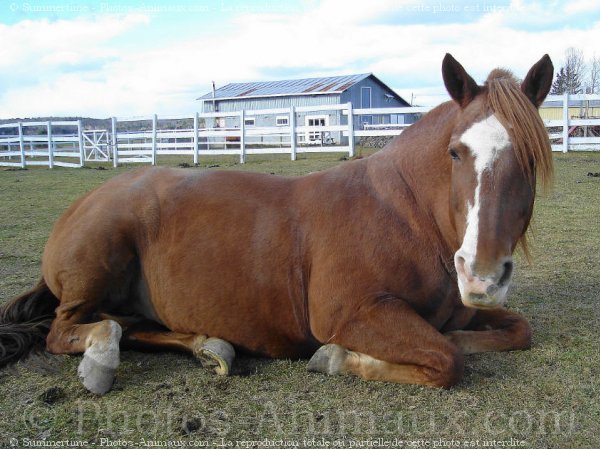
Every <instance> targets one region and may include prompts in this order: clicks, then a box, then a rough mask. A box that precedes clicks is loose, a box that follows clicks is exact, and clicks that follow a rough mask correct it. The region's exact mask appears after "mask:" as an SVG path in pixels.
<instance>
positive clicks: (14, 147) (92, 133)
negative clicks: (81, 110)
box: [0, 95, 600, 168]
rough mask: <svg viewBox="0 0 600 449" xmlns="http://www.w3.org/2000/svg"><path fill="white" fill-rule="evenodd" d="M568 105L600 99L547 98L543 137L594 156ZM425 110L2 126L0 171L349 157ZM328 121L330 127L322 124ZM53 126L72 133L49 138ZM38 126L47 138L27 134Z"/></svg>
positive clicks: (342, 109)
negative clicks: (553, 109) (551, 107)
mask: <svg viewBox="0 0 600 449" xmlns="http://www.w3.org/2000/svg"><path fill="white" fill-rule="evenodd" d="M573 100H585V101H587V100H590V101H596V100H600V95H577V96H570V97H569V96H568V95H564V96H563V95H561V96H550V97H548V100H547V101H562V102H563V103H562V104H563V118H562V119H561V120H546V121H545V125H546V126H547V127H549V128H556V127H562V132H560V133H557V132H551V133H550V134H549V136H550V138H551V139H552V140H553V141H554V142H555V143H554V144H553V150H555V151H564V152H566V151H570V150H599V149H600V137H595V136H593V134H594V132H595V131H594V129H593V128H592V130H591V131H590V135H588V134H587V128H588V127H596V126H597V127H600V118H572V117H571V116H570V115H571V114H570V110H569V108H568V105H569V102H570V101H571V102H572V101H573ZM430 109H431V108H427V107H405V108H377V109H375V108H372V109H353V108H352V104H350V103H347V104H341V105H324V106H303V107H291V108H283V109H265V110H252V111H250V110H242V111H236V112H212V113H196V114H194V115H191V116H168V117H167V116H161V117H160V118H159V117H158V116H157V115H153V116H150V117H134V118H131V117H130V118H115V117H113V118H112V123H111V127H110V128H111V129H110V130H83V129H82V125H81V121H51V122H16V123H8V124H4V125H0V133H2V130H10V131H9V133H8V134H7V133H6V131H4V133H3V134H0V165H4V166H15V167H22V168H25V167H26V166H27V165H45V166H48V167H50V168H52V167H54V166H64V167H81V166H83V165H84V164H85V163H86V161H105V162H108V161H110V160H112V163H113V165H114V166H115V167H116V166H118V165H119V164H121V163H138V162H139V163H150V164H156V163H157V159H158V158H159V157H160V156H166V155H181V156H189V157H190V158H191V161H192V162H193V163H195V164H196V163H198V162H199V160H200V159H201V158H202V157H203V156H208V155H224V154H229V155H235V156H236V157H239V160H240V162H241V163H244V162H245V160H246V156H247V155H251V154H289V155H290V158H291V159H292V160H295V159H296V157H297V155H298V154H299V153H309V152H342V153H347V154H348V156H349V157H352V156H354V153H355V140H356V138H360V137H366V136H394V135H398V134H400V133H401V132H402V131H403V129H404V128H405V127H407V126H409V124H406V123H403V122H405V121H406V120H404V119H401V118H402V117H408V116H414V114H422V113H426V112H428V111H429V110H430ZM314 117H317V118H318V119H317V118H314ZM392 117H394V118H395V119H394V120H392ZM302 118H303V119H304V123H303V124H302ZM328 118H329V119H330V120H331V121H332V122H333V123H331V124H330V123H328V122H329V119H328ZM261 121H262V123H263V125H260V122H261ZM165 123H167V127H166V128H165V125H164V124H165ZM257 123H258V124H259V125H260V126H257ZM264 123H270V125H266V126H265V125H264ZM58 126H60V127H61V129H62V130H63V131H64V129H65V128H72V129H73V132H70V133H67V134H65V133H64V132H63V133H62V134H57V133H54V132H53V129H54V128H56V127H58ZM36 127H37V131H40V130H41V129H44V131H45V132H43V133H39V132H38V134H35V133H32V132H28V131H27V130H28V129H29V130H31V129H36ZM576 127H583V128H585V132H584V136H583V137H574V136H571V134H572V133H573V131H574V129H575V128H576ZM119 128H122V129H119ZM123 128H127V129H123ZM132 129H133V131H132ZM597 129H600V128H597ZM592 131H594V132H592Z"/></svg>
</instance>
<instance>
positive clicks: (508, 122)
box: [485, 69, 553, 188]
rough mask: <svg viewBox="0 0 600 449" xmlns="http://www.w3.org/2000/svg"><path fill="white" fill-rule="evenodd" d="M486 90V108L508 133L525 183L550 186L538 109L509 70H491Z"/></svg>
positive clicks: (550, 169) (548, 161) (548, 159)
mask: <svg viewBox="0 0 600 449" xmlns="http://www.w3.org/2000/svg"><path fill="white" fill-rule="evenodd" d="M485 86H486V88H487V89H486V91H487V103H488V106H489V108H490V110H491V111H492V112H493V113H494V114H495V115H496V117H497V118H498V120H499V121H500V122H501V123H502V124H503V125H504V127H505V128H506V129H507V131H508V133H509V135H510V137H511V141H512V144H513V148H514V152H515V156H516V158H517V161H518V163H519V165H520V167H521V169H522V170H523V172H524V173H525V175H526V176H527V179H529V180H530V182H531V183H533V182H534V180H535V179H538V180H539V181H540V183H541V185H542V186H543V187H545V188H546V187H548V186H550V184H551V182H552V175H553V164H552V148H551V146H550V140H549V138H548V133H547V131H546V127H545V126H544V122H543V121H542V119H541V117H540V115H539V113H538V111H537V109H536V108H535V106H534V105H533V104H532V103H531V101H530V100H529V99H528V98H527V97H526V96H525V94H524V93H523V92H522V91H521V88H520V85H519V83H518V81H517V79H516V78H515V77H514V76H513V75H512V73H511V72H510V71H508V70H504V69H496V70H493V71H492V72H491V73H490V75H489V77H488V79H487V81H486V83H485ZM532 187H535V186H532Z"/></svg>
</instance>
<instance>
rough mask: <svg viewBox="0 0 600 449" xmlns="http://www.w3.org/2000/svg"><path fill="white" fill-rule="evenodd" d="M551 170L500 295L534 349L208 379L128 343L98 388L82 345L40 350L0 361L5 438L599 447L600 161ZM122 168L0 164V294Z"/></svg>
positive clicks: (320, 163)
mask: <svg viewBox="0 0 600 449" xmlns="http://www.w3.org/2000/svg"><path fill="white" fill-rule="evenodd" d="M340 163H342V164H343V163H344V162H343V161H340V160H339V155H337V156H327V155H316V156H311V157H307V158H303V159H301V160H298V161H296V162H293V163H292V162H289V161H288V160H286V159H284V158H281V159H271V160H264V159H258V158H252V157H251V158H250V160H249V162H248V163H247V164H245V165H243V166H240V165H237V164H235V162H234V160H233V159H224V158H223V159H215V160H211V161H203V163H202V167H199V168H189V170H201V169H202V170H216V169H219V167H214V165H219V166H220V168H228V169H236V170H237V169H242V170H252V171H260V172H266V173H275V174H284V175H300V174H304V173H308V172H310V171H316V170H322V169H325V168H327V167H330V166H333V165H335V164H340ZM172 164H173V165H174V164H175V163H174V162H172ZM165 165H168V164H165ZM207 165H208V166H212V167H210V168H208V167H207ZM555 166H556V180H555V185H554V189H553V190H552V191H551V192H549V193H548V194H545V195H541V196H539V197H538V202H537V203H536V211H535V218H534V224H533V228H534V229H533V237H532V238H531V239H530V240H531V242H532V255H533V263H532V264H531V265H527V263H526V262H525V261H524V260H523V258H522V257H517V270H516V276H515V280H514V286H513V288H512V291H511V296H510V299H509V303H510V307H511V308H512V309H515V310H518V311H520V312H521V313H523V314H524V315H526V316H527V317H528V318H529V319H530V321H531V324H532V326H533V329H534V346H533V348H532V349H531V350H529V351H523V352H512V353H494V354H479V355H474V356H468V357H467V360H466V374H465V377H464V379H463V381H462V382H461V383H460V384H459V385H458V386H456V387H454V388H452V389H451V390H438V389H431V388H426V387H417V386H401V385H394V384H384V383H372V382H365V381H361V380H359V379H357V378H352V377H326V376H324V375H320V374H313V373H308V372H306V370H305V365H306V361H291V360H278V361H273V360H265V359H256V358H249V357H245V358H240V359H238V360H237V364H236V366H235V369H234V374H233V376H231V377H228V378H217V377H214V376H213V375H212V374H210V373H208V372H206V371H204V370H203V369H202V368H201V367H200V366H199V364H198V363H197V362H196V361H195V360H193V359H191V358H189V357H186V356H183V355H178V354H145V353H138V352H125V353H123V354H122V357H121V360H122V363H121V366H120V368H119V374H118V378H117V381H116V384H115V387H114V389H113V390H112V391H111V392H110V393H109V394H107V395H106V396H104V397H95V396H93V395H90V394H88V393H87V392H86V391H85V390H84V388H83V387H82V386H81V385H80V383H79V381H78V378H77V375H76V369H77V365H78V363H79V357H71V356H52V357H48V358H47V359H39V358H34V359H32V360H29V361H26V362H23V363H20V364H18V365H17V366H14V367H9V368H7V369H4V370H2V371H0V391H1V392H2V394H1V395H0V446H1V447H5V446H9V445H10V444H11V443H12V444H15V445H16V446H19V447H21V446H26V445H28V444H29V445H30V446H31V445H32V444H31V443H32V442H31V441H28V440H25V439H26V438H29V439H31V440H41V439H46V440H48V441H49V442H52V441H54V442H56V441H57V440H65V439H70V440H75V441H88V442H89V443H90V444H91V443H95V444H96V445H104V446H109V445H112V446H117V445H121V446H123V445H126V444H129V443H131V444H133V445H134V447H138V446H142V445H143V443H141V442H140V441H141V440H142V439H144V440H145V441H146V443H148V442H149V440H150V442H151V443H154V444H156V445H163V446H164V445H167V444H171V445H182V444H184V443H185V442H188V443H191V444H193V445H195V446H196V447H200V446H204V447H214V446H218V445H220V446H221V447H227V446H228V443H229V442H231V445H232V446H235V445H236V443H238V444H239V445H241V444H246V445H248V444H250V442H252V441H254V442H255V443H260V444H261V445H262V446H261V447H274V445H276V444H280V445H285V444H292V443H294V444H295V443H298V444H300V445H303V444H304V445H305V446H312V447H325V446H326V445H329V446H334V445H337V446H338V447H342V446H344V447H359V446H360V447H376V446H382V445H384V444H385V443H386V442H389V443H390V444H391V447H394V446H393V445H394V444H396V446H395V447H530V448H598V447H600V424H599V423H600V400H599V398H600V350H599V348H600V294H599V293H598V292H599V289H598V280H599V279H600V248H599V243H600V220H599V217H600V178H596V177H590V176H587V174H588V172H600V154H598V153H596V154H591V153H580V154H574V153H569V154H567V155H563V154H557V155H555ZM130 169H131V167H121V168H118V169H112V168H110V169H107V170H97V169H94V168H91V169H60V168H59V169H54V170H53V171H50V170H47V169H42V168H36V169H30V170H26V171H20V170H18V171H0V192H2V200H1V201H0V301H5V300H8V299H9V298H11V297H13V296H14V295H16V294H18V293H20V292H22V291H23V290H25V289H28V288H29V287H30V286H32V285H33V284H34V283H35V282H36V281H37V280H38V278H39V276H40V271H39V264H40V257H41V253H42V250H43V246H44V243H45V239H46V238H47V236H48V233H49V232H50V229H51V226H52V224H53V222H54V221H55V220H56V219H57V218H58V217H59V215H60V214H61V212H62V211H63V210H64V209H65V208H66V207H67V206H68V205H69V204H70V203H71V202H72V201H73V200H74V199H75V198H77V197H78V196H79V195H81V194H82V193H84V192H86V191H89V190H90V189H92V188H94V187H95V186H97V185H99V184H100V183H102V182H103V181H105V180H106V179H109V178H111V177H112V176H115V175H116V174H118V173H122V172H124V171H127V170H130ZM11 439H13V440H11ZM312 439H314V440H312ZM277 440H281V441H277ZM400 441H402V443H401V442H400ZM267 444H268V445H270V446H266V445H267ZM471 444H472V445H471Z"/></svg>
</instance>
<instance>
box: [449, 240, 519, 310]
mask: <svg viewBox="0 0 600 449" xmlns="http://www.w3.org/2000/svg"><path fill="white" fill-rule="evenodd" d="M474 262H475V261H474V258H472V257H469V255H468V254H466V253H464V252H462V251H460V250H459V251H458V252H457V253H456V254H455V255H454V265H455V267H456V274H457V278H458V289H459V290H460V296H461V300H462V302H463V304H464V305H465V306H467V307H475V308H478V309H493V308H497V307H502V306H503V305H504V303H505V302H506V293H507V291H508V286H509V285H510V280H511V278H512V272H513V262H512V258H510V257H505V258H502V260H500V261H499V262H498V264H497V266H496V269H495V270H493V271H492V273H491V274H490V273H486V274H485V275H482V274H480V273H477V272H476V271H475V270H474V269H473V267H474V266H475V263H474Z"/></svg>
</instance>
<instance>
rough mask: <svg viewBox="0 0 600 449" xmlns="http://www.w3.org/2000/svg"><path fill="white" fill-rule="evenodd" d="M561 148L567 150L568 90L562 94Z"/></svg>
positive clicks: (563, 150)
mask: <svg viewBox="0 0 600 449" xmlns="http://www.w3.org/2000/svg"><path fill="white" fill-rule="evenodd" d="M562 135H563V149H562V152H563V153H566V152H567V151H569V92H568V91H567V92H565V94H564V96H563V133H562Z"/></svg>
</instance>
